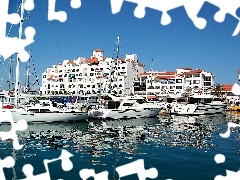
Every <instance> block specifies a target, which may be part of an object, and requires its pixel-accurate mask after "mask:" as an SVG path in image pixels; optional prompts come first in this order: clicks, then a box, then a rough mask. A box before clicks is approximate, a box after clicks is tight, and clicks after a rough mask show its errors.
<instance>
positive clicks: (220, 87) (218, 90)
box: [213, 84, 225, 97]
mask: <svg viewBox="0 0 240 180" xmlns="http://www.w3.org/2000/svg"><path fill="white" fill-rule="evenodd" d="M222 91H225V90H224V88H223V85H221V84H216V85H215V86H214V88H213V92H214V95H215V96H217V97H222Z"/></svg>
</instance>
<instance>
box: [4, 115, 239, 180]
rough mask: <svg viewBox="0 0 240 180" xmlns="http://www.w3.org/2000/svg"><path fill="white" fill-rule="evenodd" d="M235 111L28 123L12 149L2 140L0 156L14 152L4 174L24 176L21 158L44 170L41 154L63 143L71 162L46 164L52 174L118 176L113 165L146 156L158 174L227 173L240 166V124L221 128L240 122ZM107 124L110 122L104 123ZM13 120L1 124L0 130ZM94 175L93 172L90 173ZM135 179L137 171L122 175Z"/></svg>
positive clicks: (53, 154) (55, 151)
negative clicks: (64, 167) (17, 146)
mask: <svg viewBox="0 0 240 180" xmlns="http://www.w3.org/2000/svg"><path fill="white" fill-rule="evenodd" d="M238 119H239V117H238V116H237V115H233V114H226V115H223V114H216V115H208V116H207V115H206V116H189V117H187V116H186V117H185V116H172V117H159V118H152V119H134V120H119V121H108V122H106V123H102V122H98V121H93V122H92V121H82V122H74V123H48V124H29V125H28V129H27V130H26V131H24V132H18V135H19V139H20V142H21V143H22V144H25V145H24V147H23V148H22V149H21V150H13V146H12V142H11V140H8V141H0V152H1V153H0V158H1V159H4V158H5V157H7V156H12V157H14V159H15V162H16V163H15V166H14V167H13V168H4V173H5V177H6V179H24V178H26V176H25V175H24V173H23V172H22V167H23V166H24V165H25V164H31V165H32V166H33V167H34V171H33V174H34V175H39V174H42V173H45V172H46V169H45V167H44V164H43V160H44V159H49V160H51V159H54V158H58V157H59V156H60V154H61V152H62V151H61V150H62V149H65V150H67V151H68V152H70V153H71V154H72V155H73V156H72V157H71V158H70V160H71V161H72V163H73V168H72V169H71V170H70V171H67V172H65V171H64V170H62V167H61V161H60V160H58V161H55V162H53V163H50V164H49V165H48V168H49V172H50V173H49V176H50V178H51V179H54V180H55V179H65V180H68V179H70V180H75V179H82V178H80V176H79V171H80V170H82V169H86V168H87V169H94V170H95V172H96V173H100V172H102V171H108V173H109V175H108V179H110V180H114V179H119V175H118V173H117V172H116V170H115V168H116V167H119V166H121V165H125V164H128V163H131V162H134V161H136V160H139V159H143V160H144V165H145V169H149V168H152V167H154V168H156V169H157V171H158V177H157V178H156V179H159V180H165V179H174V180H176V179H186V180H188V179H191V180H192V179H195V180H197V179H204V180H207V179H209V180H210V179H214V178H215V176H217V175H223V176H225V175H226V169H228V170H231V171H235V172H237V171H238V170H239V169H240V143H239V139H240V134H239V132H240V128H232V129H231V136H230V137H229V138H222V137H221V136H220V135H219V133H224V132H226V130H227V123H228V122H235V123H238V124H239V120H238ZM106 126H108V127H106ZM10 128H11V126H10V125H6V124H4V125H3V124H2V125H1V126H0V131H8V130H10ZM216 154H223V155H224V156H225V158H226V159H225V162H223V163H220V164H217V163H216V162H215V160H214V157H215V155H216ZM89 179H94V178H89ZM127 179H129V180H130V179H138V176H137V174H133V175H129V176H126V177H123V178H121V180H127Z"/></svg>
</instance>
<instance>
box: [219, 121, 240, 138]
mask: <svg viewBox="0 0 240 180" xmlns="http://www.w3.org/2000/svg"><path fill="white" fill-rule="evenodd" d="M235 127H240V124H236V123H232V122H229V123H228V124H227V131H226V132H225V133H220V136H221V137H222V138H228V137H229V136H230V134H231V128H235Z"/></svg>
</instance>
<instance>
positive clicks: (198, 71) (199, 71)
mask: <svg viewBox="0 0 240 180" xmlns="http://www.w3.org/2000/svg"><path fill="white" fill-rule="evenodd" d="M201 72H202V70H192V71H189V72H184V74H200V73H201Z"/></svg>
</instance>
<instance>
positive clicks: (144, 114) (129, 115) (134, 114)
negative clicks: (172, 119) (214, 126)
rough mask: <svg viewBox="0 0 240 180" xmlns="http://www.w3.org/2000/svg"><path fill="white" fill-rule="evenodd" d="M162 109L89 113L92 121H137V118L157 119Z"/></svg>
mask: <svg viewBox="0 0 240 180" xmlns="http://www.w3.org/2000/svg"><path fill="white" fill-rule="evenodd" d="M160 111H161V108H159V109H157V108H156V109H155V108H154V109H139V110H136V109H126V110H119V109H98V110H95V109H94V110H91V111H89V114H88V116H89V118H90V119H106V120H118V119H136V118H149V117H156V116H157V115H158V114H159V112H160Z"/></svg>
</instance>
